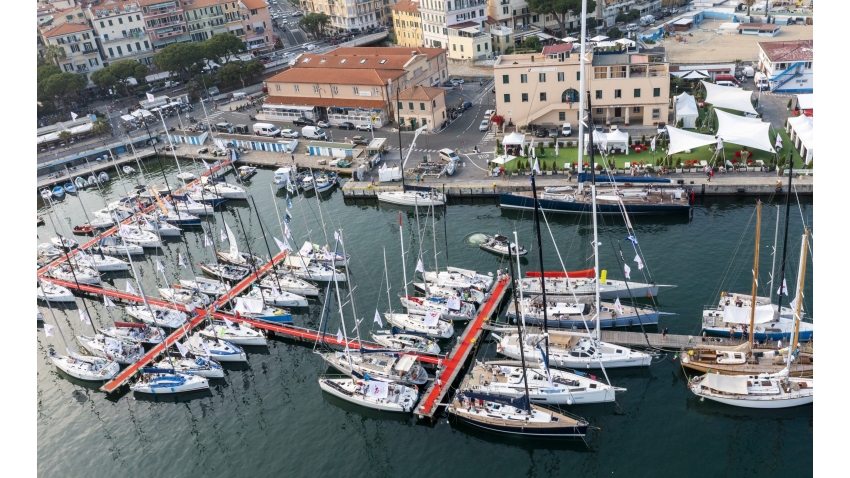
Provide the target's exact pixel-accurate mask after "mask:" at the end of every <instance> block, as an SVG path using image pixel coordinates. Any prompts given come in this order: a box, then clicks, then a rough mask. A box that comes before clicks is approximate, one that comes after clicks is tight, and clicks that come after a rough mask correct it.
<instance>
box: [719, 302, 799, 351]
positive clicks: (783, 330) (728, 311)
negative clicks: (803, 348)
mask: <svg viewBox="0 0 850 478" xmlns="http://www.w3.org/2000/svg"><path fill="white" fill-rule="evenodd" d="M751 307H752V295H750V294H738V293H729V294H727V293H725V292H724V293H722V294H721V296H720V303H719V304H718V306H717V307H706V308H705V309H703V312H702V330H703V331H704V332H705V333H706V334H707V335H711V336H714V337H731V338H742V337H744V333H745V331H746V332H747V333H749V332H753V333H754V335H753V339H754V340H758V341H763V340H790V338H791V333H792V331H793V330H794V322H795V321H794V319H793V317H794V310H792V309H791V308H789V307H782V310H781V311H780V310H778V308H779V307H778V305H776V304H773V303H771V300H770V298H769V297H761V296H757V297H756V310H755V319H754V323H753V326H754V327H753V330H752V331H750V330H747V329H748V328H749V323H750V311H751V310H752V309H751ZM813 335H814V324H813V323H811V322H806V321H802V320H801V321H800V330H799V340H800V341H803V342H805V341H808V340H809V339H811V338H812V336H813Z"/></svg>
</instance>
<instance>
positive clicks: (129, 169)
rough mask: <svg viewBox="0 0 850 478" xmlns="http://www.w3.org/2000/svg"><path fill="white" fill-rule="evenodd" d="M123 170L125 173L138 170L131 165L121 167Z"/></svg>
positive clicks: (132, 172) (133, 172)
mask: <svg viewBox="0 0 850 478" xmlns="http://www.w3.org/2000/svg"><path fill="white" fill-rule="evenodd" d="M121 171H124V174H135V173H136V170H135V169H133V168H131V167H130V166H124V167H123V168H121Z"/></svg>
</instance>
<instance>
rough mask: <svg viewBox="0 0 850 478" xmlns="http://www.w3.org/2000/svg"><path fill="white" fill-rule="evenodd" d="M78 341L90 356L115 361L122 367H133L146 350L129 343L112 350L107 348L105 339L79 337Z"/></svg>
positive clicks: (120, 343) (120, 344)
mask: <svg viewBox="0 0 850 478" xmlns="http://www.w3.org/2000/svg"><path fill="white" fill-rule="evenodd" d="M77 341H78V342H79V343H80V345H82V346H83V348H85V349H86V350H87V351H88V352H89V353H90V354H92V355H95V356H97V357H101V358H105V359H107V360H114V361H116V362H118V363H119V364H121V365H131V364H134V363H136V362H138V361H139V359H141V358H142V355H144V353H145V350H144V349H143V348H142V346H141V345H132V344H128V343H127V342H119V348H117V349H111V350H110V348H109V347H108V346H107V344H106V342H105V341H104V340H103V337H100V338H98V337H89V336H86V335H78V336H77Z"/></svg>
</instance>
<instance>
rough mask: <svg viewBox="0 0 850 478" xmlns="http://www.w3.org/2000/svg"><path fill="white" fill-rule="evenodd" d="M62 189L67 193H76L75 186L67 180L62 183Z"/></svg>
mask: <svg viewBox="0 0 850 478" xmlns="http://www.w3.org/2000/svg"><path fill="white" fill-rule="evenodd" d="M62 189H64V190H65V192H66V193H68V194H77V186H74V183H71V182H67V183H65V184H64V185H62Z"/></svg>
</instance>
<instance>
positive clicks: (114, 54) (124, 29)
mask: <svg viewBox="0 0 850 478" xmlns="http://www.w3.org/2000/svg"><path fill="white" fill-rule="evenodd" d="M86 16H88V18H89V21H90V22H91V24H92V26H94V30H95V34H96V36H97V42H98V44H99V46H100V52H101V55H103V61H104V66H107V65H109V63H110V62H115V61H120V60H135V61H138V62H140V63H144V64H146V65H150V64H151V62H152V58H153V53H154V52H153V48H152V47H151V45H150V42H149V40H148V37H147V33H146V31H145V22H144V20H143V18H142V11H141V9H140V8H139V5H138V4H137V3H136V2H135V1H127V0H108V1H106V2H103V3H100V4H98V5H89V6H88V8H87V9H86Z"/></svg>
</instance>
